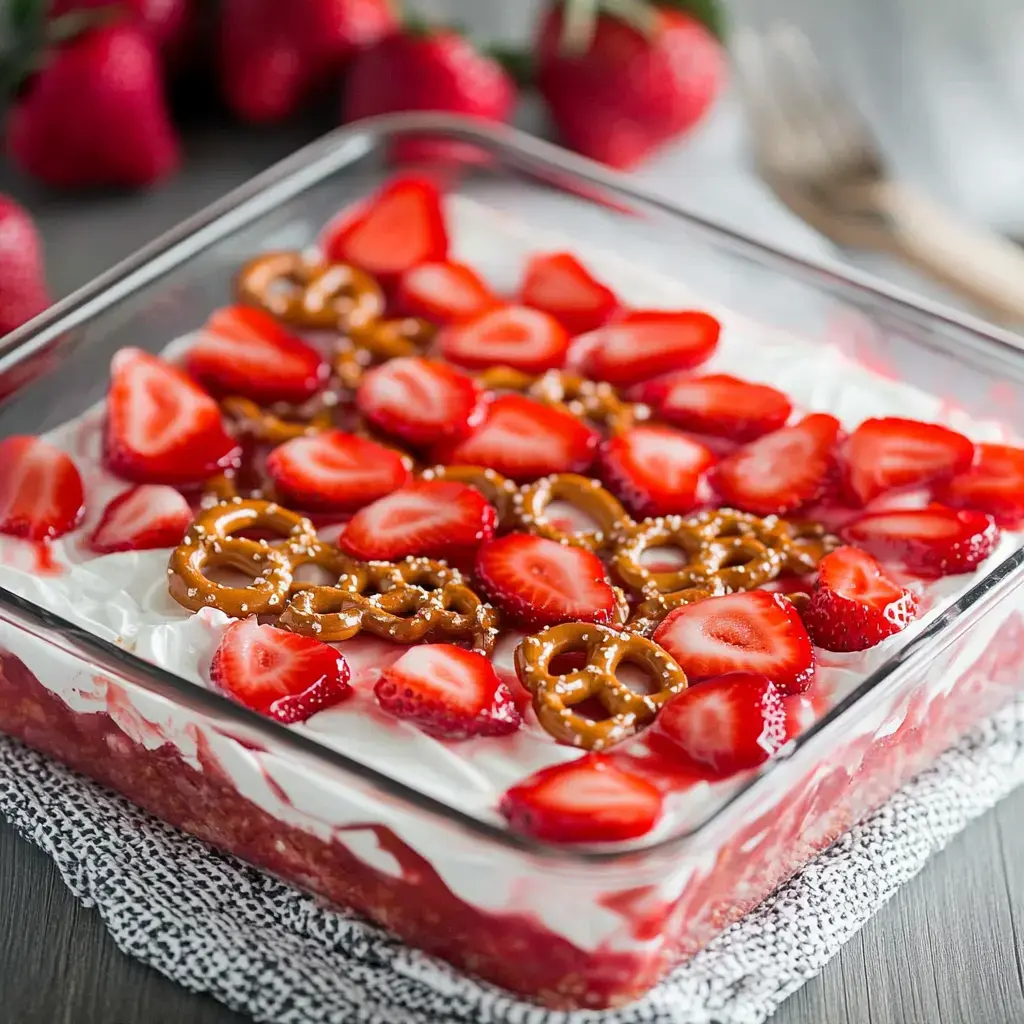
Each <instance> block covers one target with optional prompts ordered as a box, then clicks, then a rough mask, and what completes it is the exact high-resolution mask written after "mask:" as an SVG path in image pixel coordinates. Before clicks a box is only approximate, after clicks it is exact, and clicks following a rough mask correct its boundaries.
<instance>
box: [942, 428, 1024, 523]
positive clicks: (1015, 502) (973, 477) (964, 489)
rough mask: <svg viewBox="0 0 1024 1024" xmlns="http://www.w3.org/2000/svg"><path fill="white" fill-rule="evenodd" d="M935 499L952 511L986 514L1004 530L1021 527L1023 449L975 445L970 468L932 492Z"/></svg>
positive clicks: (1023, 474)
mask: <svg viewBox="0 0 1024 1024" xmlns="http://www.w3.org/2000/svg"><path fill="white" fill-rule="evenodd" d="M934 494H935V500H936V501H939V502H941V503H942V504H943V505H949V506H950V507H952V508H973V509H977V510H978V511H979V512H988V513H989V514H990V515H992V516H994V517H995V520H996V522H997V523H998V524H999V525H1000V526H1003V527H1005V528H1006V529H1008V530H1016V529H1019V528H1020V526H1021V525H1022V524H1024V450H1022V449H1020V448H1013V447H1011V446H1010V445H1006V444H979V445H977V446H976V449H975V454H974V464H973V465H972V466H971V467H970V469H967V470H964V471H963V472H962V473H958V474H957V475H956V476H954V477H953V478H952V479H951V480H948V481H946V482H945V483H943V484H939V485H938V487H936V489H935V492H934Z"/></svg>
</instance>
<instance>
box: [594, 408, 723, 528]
mask: <svg viewBox="0 0 1024 1024" xmlns="http://www.w3.org/2000/svg"><path fill="white" fill-rule="evenodd" d="M714 462H715V456H714V454H713V453H712V452H710V451H708V449H707V448H705V447H704V445H702V444H699V443H698V442H696V441H694V440H692V439H690V438H689V437H687V436H686V435H685V434H681V433H679V431H677V430H672V429H671V428H670V427H632V428H630V429H629V430H624V431H623V432H622V433H621V434H616V435H615V436H614V437H610V438H608V439H607V440H606V441H604V442H603V443H602V445H601V448H600V450H599V453H598V465H599V467H600V473H601V479H602V480H603V481H604V482H605V484H606V486H607V487H608V489H609V490H610V491H611V492H612V493H613V494H615V495H616V496H617V497H618V498H619V500H620V501H622V502H623V504H624V505H626V507H627V508H628V509H629V510H630V511H631V512H632V513H633V514H634V515H636V516H638V517H640V518H645V517H647V516H667V515H672V514H674V513H682V512H688V511H689V510H690V509H691V508H693V506H694V505H695V504H696V503H697V486H698V484H699V483H700V479H701V476H702V474H703V473H705V472H706V471H707V470H708V469H709V468H710V467H711V466H712V465H714Z"/></svg>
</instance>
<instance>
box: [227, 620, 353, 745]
mask: <svg viewBox="0 0 1024 1024" xmlns="http://www.w3.org/2000/svg"><path fill="white" fill-rule="evenodd" d="M210 678H211V679H212V680H213V682H214V683H215V684H216V685H217V686H219V687H220V688H221V689H222V690H226V691H227V692H228V693H230V694H231V695H232V696H233V697H234V698H235V699H236V700H238V701H239V702H240V703H242V704H244V705H245V706H246V707H249V708H252V709H253V711H259V712H260V713H261V714H264V715H267V716H269V717H270V718H276V719H277V721H279V722H284V723H285V724H286V725H291V724H292V723H293V722H304V721H305V720H306V719H307V718H309V717H310V716H311V715H315V714H316V713H317V712H318V711H323V709H324V708H328V707H330V706H331V705H332V704H337V703H338V702H339V701H342V700H344V699H345V698H346V697H347V696H349V694H351V692H352V689H351V687H350V686H349V685H348V678H349V668H348V663H347V662H346V661H345V659H344V658H343V657H342V655H340V654H339V653H338V652H337V651H336V650H335V649H334V648H333V647H331V646H330V645H328V644H324V643H321V642H320V641H319V640H313V639H311V638H310V637H308V636H300V635H299V634H298V633H287V632H285V630H283V629H278V628H277V627H276V626H261V625H260V624H259V622H258V621H257V619H256V617H255V616H253V617H252V618H248V619H242V620H241V621H240V622H235V623H233V624H232V625H230V626H229V627H228V628H227V631H226V632H225V633H224V636H223V637H221V641H220V644H219V645H218V646H217V652H216V654H214V656H213V663H212V664H211V665H210Z"/></svg>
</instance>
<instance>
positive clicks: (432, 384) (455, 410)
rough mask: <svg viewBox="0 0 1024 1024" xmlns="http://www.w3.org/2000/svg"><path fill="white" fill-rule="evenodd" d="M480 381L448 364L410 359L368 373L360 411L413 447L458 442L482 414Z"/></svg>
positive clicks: (359, 394) (361, 388)
mask: <svg viewBox="0 0 1024 1024" xmlns="http://www.w3.org/2000/svg"><path fill="white" fill-rule="evenodd" d="M481 396H482V392H481V391H480V388H479V387H478V386H477V384H476V382H475V381H474V380H473V379H472V378H471V377H467V376H466V375H465V374H464V373H460V372H459V371H458V370H456V369H454V368H452V367H451V366H449V365H448V364H447V363H442V362H440V361H438V360H436V359H421V358H419V357H416V356H406V357H403V358H400V359H391V360H389V361H388V362H386V363H384V364H383V365H381V366H378V367H377V368H376V369H374V370H371V371H370V372H369V373H367V374H366V375H365V376H364V377H363V379H362V381H361V382H360V384H359V391H358V392H357V394H356V404H357V405H358V407H359V411H360V412H361V413H362V414H363V415H364V416H365V417H366V418H367V419H368V420H369V421H370V422H371V423H373V424H374V425H375V426H377V427H379V428H380V429H381V430H383V431H384V432H385V433H388V434H393V435H394V436H395V437H400V438H402V439H403V440H405V441H408V442H409V443H410V444H417V445H418V444H426V443H427V442H428V441H438V440H442V439H444V438H458V437H462V436H463V435H464V434H466V433H468V431H469V428H470V426H471V425H472V424H473V423H476V422H477V421H478V420H479V419H480V418H481V417H482V416H483V411H484V410H483V406H482V404H481Z"/></svg>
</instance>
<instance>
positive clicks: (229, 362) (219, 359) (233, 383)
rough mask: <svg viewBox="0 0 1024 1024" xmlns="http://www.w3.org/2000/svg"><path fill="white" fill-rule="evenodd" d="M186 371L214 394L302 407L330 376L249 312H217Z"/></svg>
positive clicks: (307, 352) (312, 355)
mask: <svg viewBox="0 0 1024 1024" xmlns="http://www.w3.org/2000/svg"><path fill="white" fill-rule="evenodd" d="M185 368H186V369H187V370H188V372H189V373H190V374H192V376H193V377H195V379H196V380H198V381H199V383H200V384H202V385H203V386H204V387H206V388H208V389H209V390H210V391H212V392H214V393H216V394H222V395H244V396H245V397H246V398H251V399H252V400H253V401H254V402H259V403H261V404H263V405H269V404H271V403H272V402H295V403H301V402H304V401H305V400H306V399H307V398H310V397H312V396H313V395H314V394H316V392H317V391H319V390H320V388H321V387H323V385H324V382H325V381H326V380H327V377H328V374H329V373H330V367H329V366H328V364H327V362H326V361H325V360H324V359H322V358H321V356H320V354H319V353H318V352H317V351H316V349H314V348H311V347H310V346H309V345H307V344H306V343H305V342H304V341H300V340H299V339H298V338H296V337H295V336H294V335H293V334H290V333H289V332H288V331H286V330H285V329H284V328H283V327H282V326H281V325H280V324H279V323H278V322H277V321H276V320H275V319H274V318H273V317H272V316H271V315H270V314H269V313H265V312H263V310H262V309H255V308H252V307H250V306H227V307H225V308H224V309H218V310H217V311H216V312H215V313H214V314H213V315H212V316H211V317H210V319H209V320H207V321H206V323H205V324H204V325H203V327H202V328H201V329H200V330H199V332H198V333H197V335H196V338H195V340H194V341H193V342H192V346H191V348H189V350H188V354H187V355H186V357H185Z"/></svg>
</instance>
